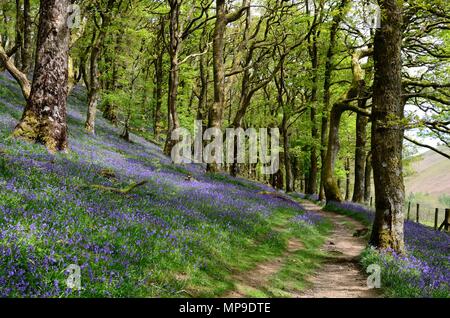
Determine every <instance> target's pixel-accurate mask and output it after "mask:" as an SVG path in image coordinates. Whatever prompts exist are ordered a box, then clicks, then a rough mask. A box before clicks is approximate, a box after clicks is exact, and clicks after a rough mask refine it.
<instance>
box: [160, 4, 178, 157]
mask: <svg viewBox="0 0 450 318" xmlns="http://www.w3.org/2000/svg"><path fill="white" fill-rule="evenodd" d="M180 6H181V3H180V2H179V1H178V0H172V1H170V21H169V33H170V43H169V55H170V74H169V93H168V101H167V105H168V111H167V116H168V118H167V120H168V131H167V137H166V143H165V145H164V153H165V154H166V155H167V156H169V155H170V154H171V152H172V148H173V147H174V146H175V144H176V143H177V141H174V140H172V131H174V130H175V129H177V128H179V127H180V122H179V119H178V112H177V97H178V86H179V79H180V72H179V61H178V56H179V54H180V51H181V42H182V39H181V31H180V23H179V19H180Z"/></svg>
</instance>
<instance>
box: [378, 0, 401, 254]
mask: <svg viewBox="0 0 450 318" xmlns="http://www.w3.org/2000/svg"><path fill="white" fill-rule="evenodd" d="M402 2H403V1H398V0H380V1H379V5H380V8H381V11H382V14H381V16H382V20H381V28H380V29H378V30H377V32H376V34H375V41H374V44H375V50H374V62H375V80H374V87H373V109H372V165H373V174H374V181H375V182H374V183H375V206H376V214H375V220H374V223H373V228H372V235H371V238H370V244H371V245H373V246H375V247H377V248H380V249H385V248H391V249H393V250H395V251H397V252H403V251H404V241H403V222H404V218H403V202H404V196H405V190H404V184H403V174H402V145H403V133H404V131H403V126H402V119H403V117H404V114H403V112H404V102H403V100H402V72H401V71H402V61H401V45H402V31H401V28H402V22H403V21H402V20H403V19H402Z"/></svg>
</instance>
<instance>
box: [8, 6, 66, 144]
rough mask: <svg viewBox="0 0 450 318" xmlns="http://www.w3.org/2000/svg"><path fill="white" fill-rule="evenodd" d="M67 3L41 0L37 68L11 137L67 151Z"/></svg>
mask: <svg viewBox="0 0 450 318" xmlns="http://www.w3.org/2000/svg"><path fill="white" fill-rule="evenodd" d="M69 3H70V2H69V0H41V6H40V18H39V32H38V42H37V50H36V66H35V69H34V78H33V84H32V87H31V93H30V97H29V99H28V102H27V105H26V107H25V110H24V113H23V115H22V119H21V120H20V122H19V123H18V124H17V126H16V128H15V130H14V136H16V137H19V138H23V139H26V140H29V141H33V142H40V143H43V144H44V145H45V146H46V147H47V148H48V149H49V150H50V151H52V152H54V151H61V150H66V149H67V124H66V104H67V82H68V52H69V35H70V34H69V29H68V27H67V16H68V6H69Z"/></svg>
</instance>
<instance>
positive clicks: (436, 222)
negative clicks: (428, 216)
mask: <svg viewBox="0 0 450 318" xmlns="http://www.w3.org/2000/svg"><path fill="white" fill-rule="evenodd" d="M438 216H439V209H438V208H436V211H435V212H434V230H435V231H436V230H437V229H438Z"/></svg>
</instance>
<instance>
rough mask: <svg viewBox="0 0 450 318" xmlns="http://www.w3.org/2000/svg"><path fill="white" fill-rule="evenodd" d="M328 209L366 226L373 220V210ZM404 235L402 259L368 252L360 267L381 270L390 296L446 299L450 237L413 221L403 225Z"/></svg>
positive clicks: (337, 205)
mask: <svg viewBox="0 0 450 318" xmlns="http://www.w3.org/2000/svg"><path fill="white" fill-rule="evenodd" d="M328 208H330V209H331V210H336V211H342V212H350V213H351V214H353V216H354V217H356V218H358V219H360V220H366V222H369V223H371V222H372V221H373V218H374V212H373V210H371V209H369V208H368V207H366V206H363V205H360V204H356V203H351V202H344V203H332V204H330V205H329V207H328ZM404 231H405V234H404V235H405V246H406V251H407V253H406V255H398V254H397V253H395V252H394V251H391V250H385V251H383V252H381V253H378V252H376V251H374V250H373V249H368V250H367V251H366V253H365V255H364V256H363V264H365V265H370V264H372V263H379V264H380V265H381V266H382V268H383V269H382V282H383V284H384V285H385V286H386V287H388V289H389V290H390V292H391V294H392V295H393V296H404V297H450V235H449V234H448V233H445V232H437V231H434V230H433V229H432V228H429V227H426V226H424V225H421V224H417V223H415V222H413V221H406V222H405V228H404Z"/></svg>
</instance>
